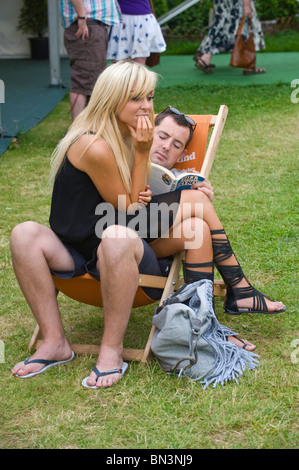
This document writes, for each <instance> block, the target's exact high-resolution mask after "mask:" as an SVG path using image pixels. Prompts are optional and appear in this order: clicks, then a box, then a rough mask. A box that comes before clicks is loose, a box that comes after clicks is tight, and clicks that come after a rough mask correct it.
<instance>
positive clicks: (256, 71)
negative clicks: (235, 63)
mask: <svg viewBox="0 0 299 470" xmlns="http://www.w3.org/2000/svg"><path fill="white" fill-rule="evenodd" d="M260 73H266V69H260V68H258V67H256V68H255V69H244V70H243V75H258V74H260Z"/></svg>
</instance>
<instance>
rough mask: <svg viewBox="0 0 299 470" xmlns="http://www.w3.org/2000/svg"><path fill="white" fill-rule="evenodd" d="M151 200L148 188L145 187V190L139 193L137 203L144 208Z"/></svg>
mask: <svg viewBox="0 0 299 470" xmlns="http://www.w3.org/2000/svg"><path fill="white" fill-rule="evenodd" d="M151 199H152V192H151V190H150V186H149V185H147V186H146V187H145V190H144V191H141V192H140V193H139V198H138V202H139V203H141V204H143V205H144V206H147V205H148V203H149V202H151Z"/></svg>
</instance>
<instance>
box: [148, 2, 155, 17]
mask: <svg viewBox="0 0 299 470" xmlns="http://www.w3.org/2000/svg"><path fill="white" fill-rule="evenodd" d="M149 2H150V5H151V9H152V12H153V14H154V16H156V13H155V9H154V4H153V1H152V0H149ZM156 18H157V17H156Z"/></svg>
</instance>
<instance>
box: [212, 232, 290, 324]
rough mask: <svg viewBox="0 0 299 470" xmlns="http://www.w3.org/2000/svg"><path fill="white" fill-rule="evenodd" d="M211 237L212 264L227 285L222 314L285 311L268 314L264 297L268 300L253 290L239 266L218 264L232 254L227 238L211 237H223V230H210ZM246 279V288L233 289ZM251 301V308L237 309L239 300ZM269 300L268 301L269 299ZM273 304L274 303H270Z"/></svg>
mask: <svg viewBox="0 0 299 470" xmlns="http://www.w3.org/2000/svg"><path fill="white" fill-rule="evenodd" d="M211 235H212V245H213V253H214V262H215V265H216V267H217V269H218V271H219V273H220V274H221V276H222V278H223V280H224V282H225V283H226V284H227V291H226V297H225V301H224V312H225V313H228V314H229V315H241V314H242V313H268V314H272V313H282V312H284V311H285V310H286V308H285V307H284V308H283V309H281V310H276V311H273V312H270V311H269V310H268V307H267V304H266V301H265V297H266V298H267V299H269V297H267V296H266V295H265V294H262V293H261V292H259V291H258V290H257V289H255V288H254V287H253V286H252V285H251V284H250V282H249V281H248V279H247V278H246V276H245V275H244V273H243V271H242V268H241V266H240V264H239V263H238V264H237V265H234V266H230V265H223V264H220V263H222V262H223V261H226V260H227V259H229V258H230V257H231V256H232V255H234V252H233V250H232V248H231V245H230V242H229V240H228V238H227V237H226V238H224V239H221V238H215V239H214V238H213V235H225V236H226V233H225V231H224V229H221V230H211ZM244 278H245V279H246V281H247V282H248V284H249V285H248V286H247V287H235V286H236V285H237V284H238V283H239V282H240V281H241V280H242V279H244ZM249 298H252V299H253V305H252V308H245V307H238V306H237V301H238V300H241V299H249ZM269 300H270V299H269ZM272 302H275V301H272Z"/></svg>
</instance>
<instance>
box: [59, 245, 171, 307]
mask: <svg viewBox="0 0 299 470" xmlns="http://www.w3.org/2000/svg"><path fill="white" fill-rule="evenodd" d="M141 241H142V243H143V246H144V253H143V258H142V260H141V262H140V264H139V272H140V274H151V275H153V276H163V277H167V276H168V273H169V269H170V266H171V263H172V259H173V257H168V258H161V259H157V257H156V255H155V252H154V251H153V249H152V248H151V247H150V246H149V245H148V243H146V242H145V241H144V240H143V239H141ZM63 244H64V246H65V247H66V249H67V250H68V252H69V253H70V255H71V256H72V258H73V262H74V270H73V271H62V272H61V271H51V272H52V274H55V276H57V277H60V278H62V279H72V278H73V277H78V276H82V275H83V274H86V273H88V274H90V275H91V276H92V277H94V278H95V279H97V280H98V281H100V273H99V271H98V270H97V267H96V263H97V255H96V252H97V250H94V256H93V258H92V259H91V260H87V259H86V258H85V257H84V256H83V255H82V254H81V253H79V251H77V250H76V249H75V248H74V247H73V246H72V245H70V244H68V243H63ZM142 289H143V290H144V292H145V293H146V295H148V296H149V297H150V298H151V299H153V300H158V299H160V297H161V295H162V292H163V291H162V289H157V288H152V287H142Z"/></svg>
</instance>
